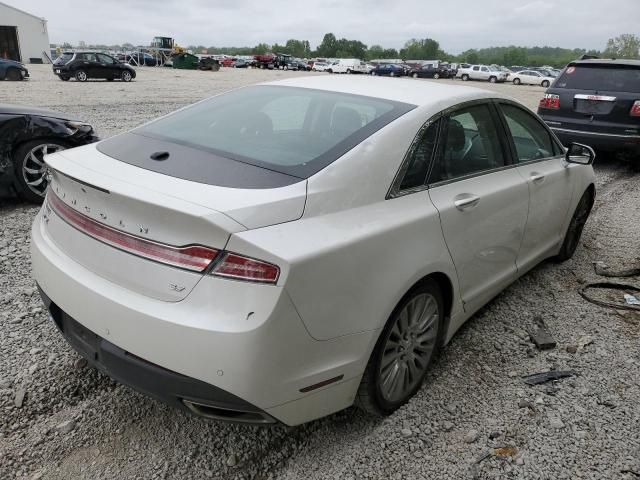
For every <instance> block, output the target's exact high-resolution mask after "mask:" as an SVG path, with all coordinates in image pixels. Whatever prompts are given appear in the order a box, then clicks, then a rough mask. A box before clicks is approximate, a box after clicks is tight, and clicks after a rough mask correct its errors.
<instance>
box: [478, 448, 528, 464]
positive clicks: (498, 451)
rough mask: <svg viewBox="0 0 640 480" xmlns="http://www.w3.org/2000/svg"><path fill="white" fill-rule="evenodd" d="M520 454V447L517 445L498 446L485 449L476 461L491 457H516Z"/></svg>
mask: <svg viewBox="0 0 640 480" xmlns="http://www.w3.org/2000/svg"><path fill="white" fill-rule="evenodd" d="M517 454H518V449H517V448H516V447H497V448H490V449H488V450H485V451H483V452H482V453H481V454H480V456H479V457H478V458H476V460H475V461H474V463H475V464H478V463H480V462H482V461H483V460H486V459H487V458H489V457H512V458H513V457H515V456H516V455H517Z"/></svg>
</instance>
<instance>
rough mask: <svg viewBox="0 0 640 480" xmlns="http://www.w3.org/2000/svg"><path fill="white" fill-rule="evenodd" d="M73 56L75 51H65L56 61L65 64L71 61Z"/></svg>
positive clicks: (58, 63)
mask: <svg viewBox="0 0 640 480" xmlns="http://www.w3.org/2000/svg"><path fill="white" fill-rule="evenodd" d="M72 58H73V53H63V54H62V55H60V56H59V57H58V58H56V60H55V62H54V63H55V64H57V65H65V64H67V63H69V61H71V59H72Z"/></svg>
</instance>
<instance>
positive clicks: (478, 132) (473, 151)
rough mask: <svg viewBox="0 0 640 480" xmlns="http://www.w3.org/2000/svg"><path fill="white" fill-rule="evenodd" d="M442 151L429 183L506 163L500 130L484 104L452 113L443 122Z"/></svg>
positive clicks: (494, 167)
mask: <svg viewBox="0 0 640 480" xmlns="http://www.w3.org/2000/svg"><path fill="white" fill-rule="evenodd" d="M444 127H445V128H444V130H445V133H444V142H443V146H442V149H441V154H440V155H439V158H438V160H437V161H436V163H435V164H434V168H433V169H432V172H431V175H430V178H429V182H430V183H436V182H442V181H448V180H453V179H456V178H460V177H465V176H467V175H472V174H477V173H480V172H483V171H488V170H494V169H496V168H500V167H504V166H505V165H506V158H505V155H504V152H503V149H502V143H501V141H500V137H501V136H502V132H501V130H500V129H499V128H498V126H497V125H496V123H495V121H494V116H493V115H492V113H491V110H490V107H489V105H487V104H480V105H473V106H470V107H464V108H462V109H460V110H458V111H456V112H453V113H452V114H451V115H450V116H449V117H448V118H447V119H446V123H445V125H444Z"/></svg>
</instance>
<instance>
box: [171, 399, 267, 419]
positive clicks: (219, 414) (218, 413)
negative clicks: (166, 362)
mask: <svg viewBox="0 0 640 480" xmlns="http://www.w3.org/2000/svg"><path fill="white" fill-rule="evenodd" d="M182 403H183V404H184V405H185V406H186V407H187V408H188V409H189V410H191V412H192V413H194V414H195V415H198V416H199V417H203V418H209V419H212V420H222V421H225V422H236V423H257V424H272V423H276V420H275V419H274V418H273V417H271V416H269V415H267V414H266V413H264V412H250V411H246V410H233V409H229V408H222V407H219V406H214V405H207V404H205V403H200V402H195V401H193V400H187V399H184V398H183V399H182Z"/></svg>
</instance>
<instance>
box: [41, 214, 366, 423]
mask: <svg viewBox="0 0 640 480" xmlns="http://www.w3.org/2000/svg"><path fill="white" fill-rule="evenodd" d="M50 221H51V222H53V221H55V220H53V219H52V220H50ZM47 225H48V223H47V220H46V219H43V215H42V212H40V213H39V214H38V215H37V216H36V218H35V220H34V224H33V228H32V232H31V258H32V267H33V275H34V277H35V279H36V281H37V282H38V284H39V286H40V288H41V289H42V291H43V292H45V294H46V296H47V298H48V299H50V300H51V301H52V302H53V303H54V304H55V305H56V307H57V308H59V309H60V310H61V312H64V314H60V315H63V316H62V318H63V320H62V321H63V332H64V323H65V319H66V318H67V317H69V318H70V319H73V322H75V323H77V324H79V325H80V326H82V327H83V328H84V329H85V330H86V331H88V332H90V333H91V335H95V336H96V337H97V338H94V341H93V345H94V347H92V348H90V349H89V355H92V354H95V352H94V351H96V352H97V355H98V358H100V355H102V357H103V358H104V356H105V355H107V354H108V355H111V357H109V358H111V359H112V358H113V356H114V355H116V354H114V348H115V349H116V350H115V351H116V352H119V355H120V357H122V355H128V356H134V357H137V359H144V360H141V361H142V362H146V363H147V364H149V363H150V364H153V366H155V367H158V368H161V369H164V370H165V371H170V374H171V375H172V377H171V378H172V381H173V380H176V381H178V379H179V382H181V383H180V384H181V385H183V386H185V385H186V384H188V385H190V386H189V389H187V390H184V389H183V390H179V391H177V392H176V391H173V390H175V389H174V388H165V387H163V385H164V381H160V380H158V381H157V382H155V383H154V384H153V385H151V387H153V388H151V387H150V386H149V385H147V384H145V383H144V375H134V376H127V377H123V376H122V373H121V372H122V369H120V368H117V369H115V370H114V369H113V368H114V367H113V366H110V367H109V366H105V368H107V373H109V370H108V368H111V371H115V374H113V376H114V378H115V379H116V380H120V381H122V383H125V384H127V385H130V386H132V387H134V388H136V389H138V390H140V391H143V392H145V393H148V394H149V395H151V396H155V397H156V398H160V399H164V400H165V401H167V402H168V403H171V404H174V405H175V404H176V402H181V401H182V400H181V399H184V398H187V397H188V398H192V397H193V399H195V400H197V399H198V398H201V397H204V400H207V401H209V403H211V401H213V403H216V402H218V401H219V400H220V398H227V396H229V398H233V399H238V400H233V402H231V403H232V404H233V405H235V404H236V403H235V402H237V401H240V402H241V405H243V406H244V408H246V406H247V405H249V406H250V407H252V408H254V409H255V410H257V411H259V412H261V413H262V414H266V415H268V416H270V417H273V418H274V419H275V420H278V421H280V422H282V423H284V424H287V425H297V424H300V423H304V422H308V421H310V420H314V419H316V418H320V417H322V416H325V415H328V414H330V413H333V412H336V411H338V410H341V409H343V408H346V407H348V406H350V405H351V404H352V403H353V399H354V397H355V393H356V391H357V388H358V384H359V382H360V378H361V376H362V372H363V371H364V368H365V366H366V363H367V360H368V357H369V354H370V352H371V349H372V348H373V345H374V344H375V340H376V338H377V332H376V331H370V332H364V333H361V334H355V335H346V336H342V337H338V338H335V339H332V340H326V341H318V340H315V339H313V338H312V337H311V336H310V335H309V333H308V332H307V330H306V328H305V327H304V324H303V323H302V320H301V319H300V317H299V315H298V313H297V311H296V309H295V307H294V306H293V303H292V302H291V299H290V298H289V295H288V293H287V292H286V290H285V289H284V288H282V287H277V286H266V285H259V284H250V283H246V282H237V281H232V280H226V279H219V278H215V277H210V276H203V277H202V279H201V280H200V281H199V282H198V283H197V285H196V286H195V287H194V288H193V290H192V291H191V293H190V294H189V295H188V296H187V297H186V298H185V299H184V300H181V301H171V302H170V301H163V300H158V299H154V298H151V297H148V296H145V295H142V294H140V293H136V292H134V291H132V290H129V289H127V288H125V287H123V286H122V285H119V284H116V283H114V282H111V281H109V280H107V279H105V278H103V277H101V276H99V275H97V274H96V273H94V272H93V271H91V270H89V269H88V268H86V267H85V266H83V265H82V264H80V263H78V262H76V261H75V260H73V259H72V258H70V257H69V256H68V255H67V254H66V253H65V252H64V251H63V250H61V249H60V248H59V247H58V245H57V244H56V243H55V241H54V240H53V239H52V238H51V236H50V234H49V229H48V227H47ZM78 234H79V235H81V234H80V233H78ZM121 268H125V269H129V270H130V271H131V272H130V273H131V274H132V275H135V274H136V272H135V271H134V269H133V268H132V267H131V266H130V265H129V266H128V265H126V264H122V265H121ZM54 318H55V317H54ZM68 322H69V324H70V325H75V323H72V321H71V320H69V321H68ZM91 335H89V337H91ZM92 338H93V337H92ZM70 343H72V342H70ZM72 344H73V343H72ZM92 352H93V353H92ZM101 352H102V353H101ZM105 352H106V353H105ZM116 356H118V355H116ZM104 362H105V361H104V360H102V361H101V363H102V364H103V366H104V365H106V364H105V363H104ZM97 366H98V365H97ZM138 366H139V365H138ZM99 368H100V367H99ZM127 368H128V367H127ZM109 374H110V375H111V373H109ZM156 374H157V371H156ZM157 375H159V374H157ZM175 375H179V376H180V377H175ZM183 377H187V379H186V380H185V378H183ZM337 377H340V380H339V381H336V382H335V383H332V384H331V385H327V386H322V387H319V388H317V389H313V390H312V391H308V390H305V389H306V388H307V387H309V386H312V385H316V384H319V383H321V382H323V381H325V380H327V379H333V378H337ZM193 382H202V383H204V384H206V386H207V387H211V388H207V389H205V391H206V392H209V393H208V394H206V395H201V394H199V393H198V392H200V390H199V388H200V387H202V385H201V384H200V383H198V385H200V387H198V389H196V390H195V391H193V390H191V389H192V388H195V387H193ZM171 384H172V383H171V382H169V385H171ZM157 386H160V387H162V389H161V390H160V391H158V390H157V389H156V388H155V387H157ZM185 388H186V387H185ZM202 388H204V387H202ZM185 392H186V393H185ZM194 392H195V394H194V395H192V394H193V393H194ZM220 392H224V395H222V394H221V393H220ZM225 401H226V400H225ZM203 403H204V402H203ZM204 404H205V406H206V405H207V403H204ZM178 406H179V407H180V408H182V406H184V405H182V406H181V405H180V404H178ZM213 408H217V407H213ZM197 413H199V414H203V413H202V412H197ZM231 420H236V419H233V418H232V419H231Z"/></svg>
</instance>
